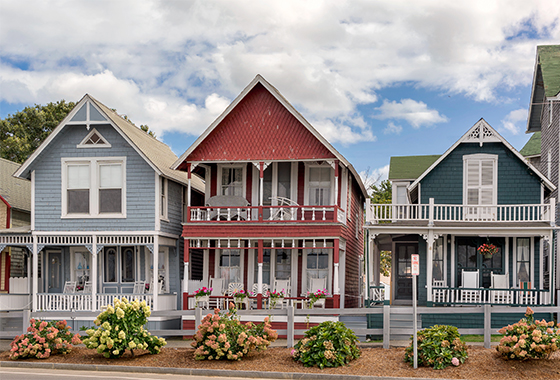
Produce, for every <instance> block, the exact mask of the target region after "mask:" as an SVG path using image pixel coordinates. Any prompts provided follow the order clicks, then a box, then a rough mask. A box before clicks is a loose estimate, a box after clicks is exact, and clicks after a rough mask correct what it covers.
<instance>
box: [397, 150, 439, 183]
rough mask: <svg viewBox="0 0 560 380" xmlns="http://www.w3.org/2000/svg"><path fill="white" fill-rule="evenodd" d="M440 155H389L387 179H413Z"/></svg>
mask: <svg viewBox="0 0 560 380" xmlns="http://www.w3.org/2000/svg"><path fill="white" fill-rule="evenodd" d="M440 157H441V155H440V154H436V155H430V156H401V157H391V163H390V164H389V179H390V180H391V181H394V180H399V179H403V180H404V179H408V180H414V179H416V178H418V177H420V175H421V174H422V173H424V172H425V171H426V169H428V168H429V167H430V166H431V165H432V164H433V163H434V162H436V161H437V159H438V158H440Z"/></svg>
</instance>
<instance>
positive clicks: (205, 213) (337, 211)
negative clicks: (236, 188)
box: [185, 206, 346, 223]
mask: <svg viewBox="0 0 560 380" xmlns="http://www.w3.org/2000/svg"><path fill="white" fill-rule="evenodd" d="M187 217H188V219H187V220H186V221H185V222H187V223H188V222H213V223H223V222H341V223H344V222H345V220H346V218H345V214H344V210H342V209H341V208H340V207H338V206H245V207H209V206H205V207H192V206H191V207H188V210H187Z"/></svg>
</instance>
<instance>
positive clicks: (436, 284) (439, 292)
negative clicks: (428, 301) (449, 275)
mask: <svg viewBox="0 0 560 380" xmlns="http://www.w3.org/2000/svg"><path fill="white" fill-rule="evenodd" d="M432 286H433V288H445V287H446V285H445V281H443V280H434V281H433V285H432ZM432 293H433V295H434V302H441V303H443V302H447V301H448V299H447V298H448V294H449V291H448V289H432Z"/></svg>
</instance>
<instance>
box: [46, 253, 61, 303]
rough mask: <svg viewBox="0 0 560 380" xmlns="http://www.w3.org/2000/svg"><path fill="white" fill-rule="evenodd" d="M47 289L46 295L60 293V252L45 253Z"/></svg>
mask: <svg viewBox="0 0 560 380" xmlns="http://www.w3.org/2000/svg"><path fill="white" fill-rule="evenodd" d="M47 260H48V262H47V268H48V272H47V276H48V277H47V289H48V293H62V288H63V286H64V284H63V282H62V253H61V252H60V251H49V252H47Z"/></svg>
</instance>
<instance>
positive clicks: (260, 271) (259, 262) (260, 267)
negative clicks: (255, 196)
mask: <svg viewBox="0 0 560 380" xmlns="http://www.w3.org/2000/svg"><path fill="white" fill-rule="evenodd" d="M261 168H262V166H261ZM261 174H262V171H261ZM261 184H262V176H261ZM261 201H262V187H261ZM261 205H262V204H261ZM257 245H258V257H257V265H258V272H257V284H258V285H257V309H262V278H263V253H264V252H263V250H264V248H263V246H264V244H263V239H259V241H258V243H257Z"/></svg>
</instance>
